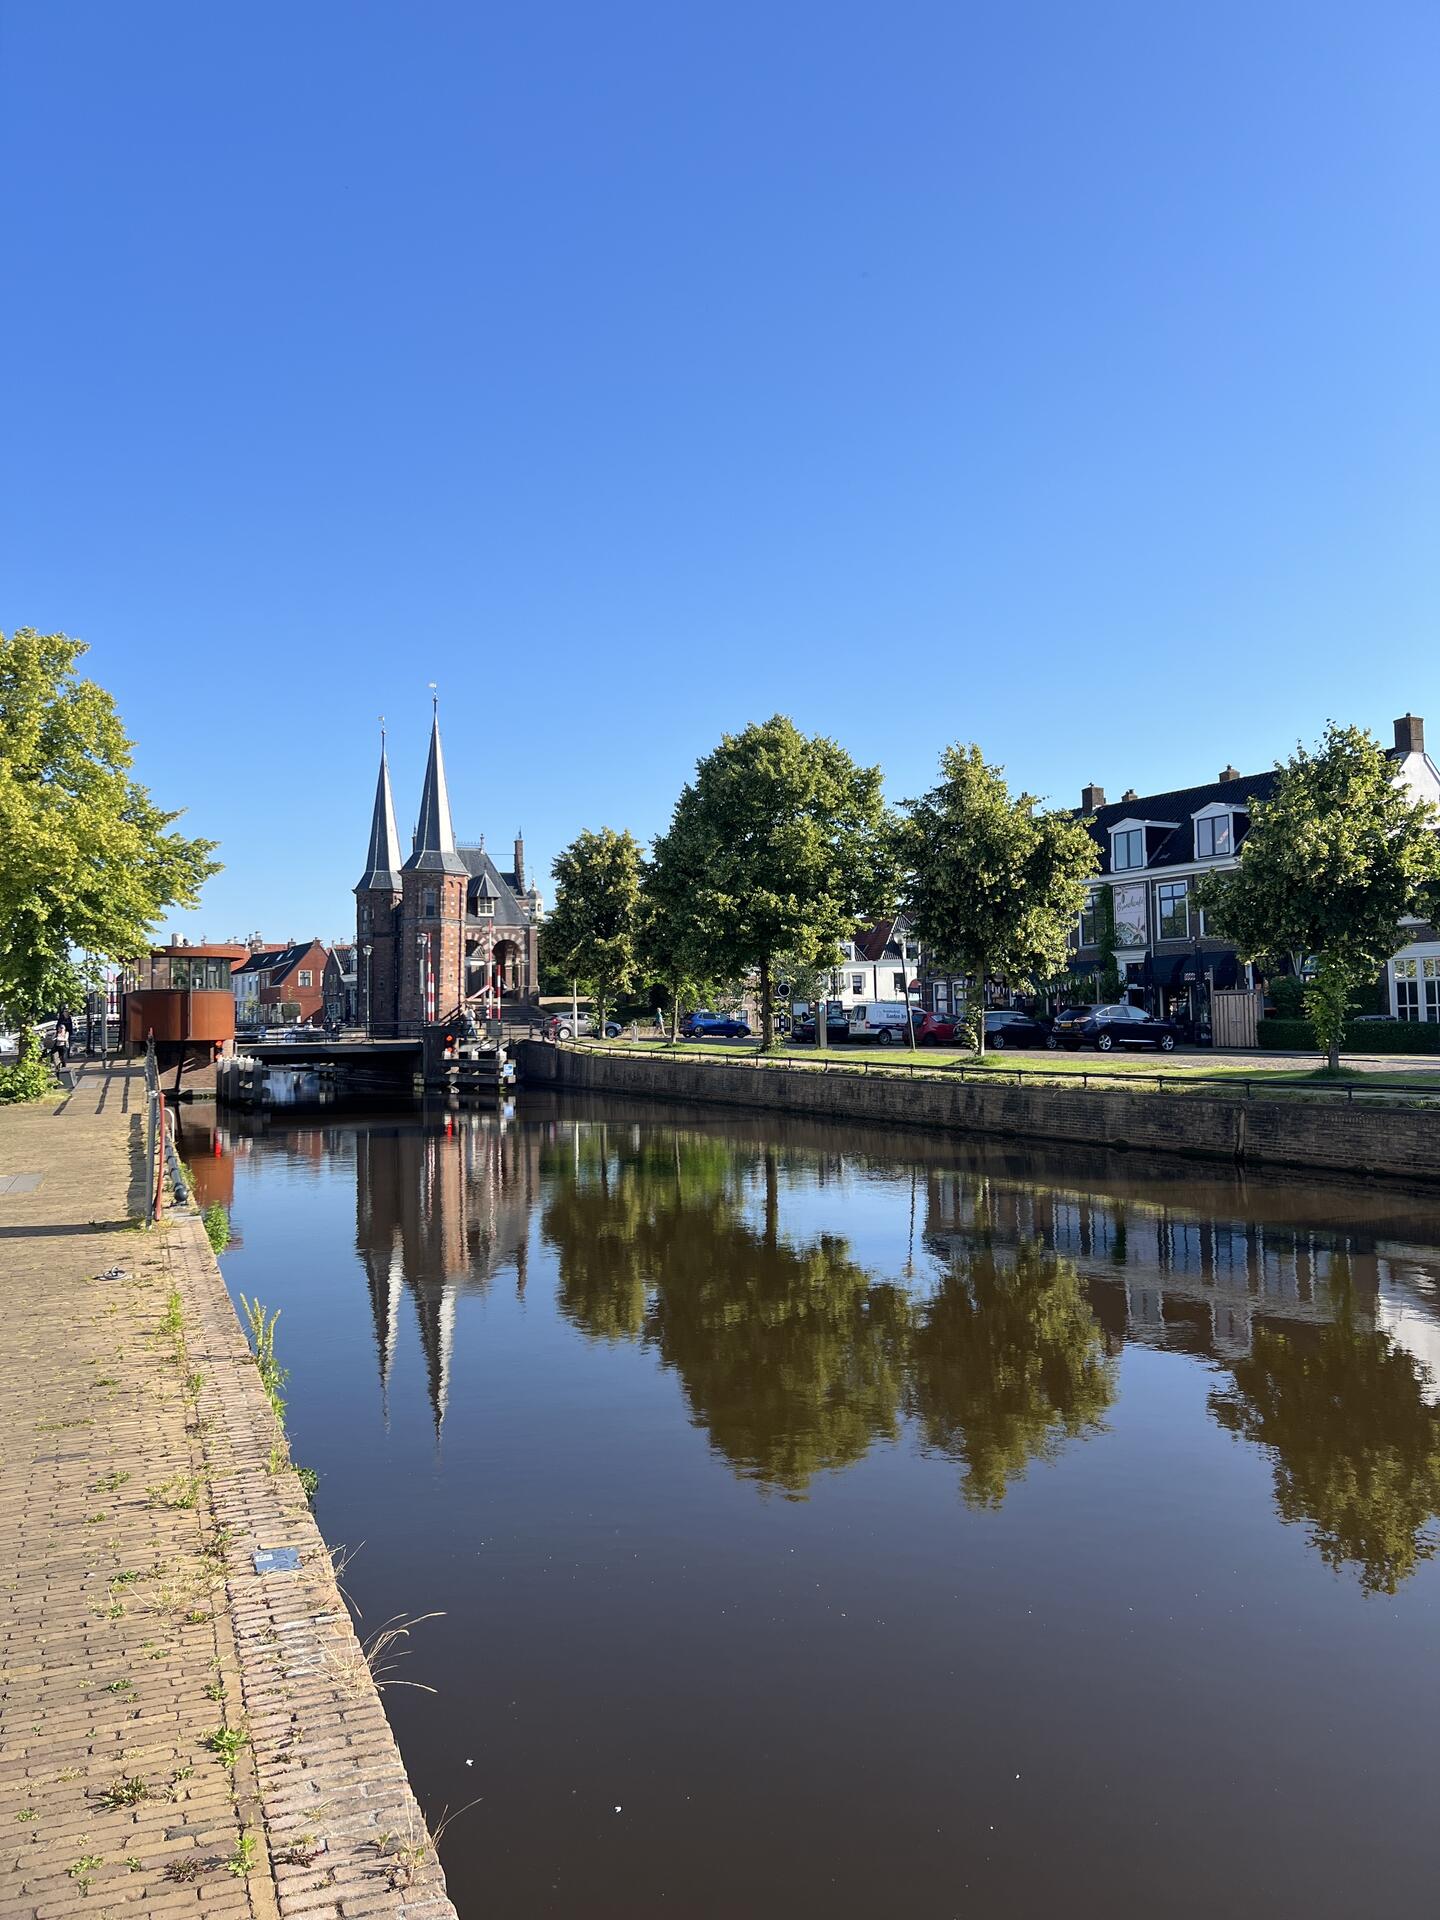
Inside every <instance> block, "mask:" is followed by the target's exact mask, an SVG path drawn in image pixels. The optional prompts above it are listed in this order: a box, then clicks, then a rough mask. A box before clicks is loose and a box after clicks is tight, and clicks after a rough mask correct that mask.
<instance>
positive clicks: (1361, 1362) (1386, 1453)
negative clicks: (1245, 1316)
mask: <svg viewBox="0 0 1440 1920" xmlns="http://www.w3.org/2000/svg"><path fill="white" fill-rule="evenodd" d="M1337 1308H1338V1311H1337V1317H1336V1319H1335V1321H1334V1323H1333V1324H1332V1325H1330V1326H1327V1327H1322V1328H1319V1329H1316V1328H1313V1327H1296V1328H1295V1329H1294V1330H1293V1331H1287V1332H1284V1333H1281V1332H1277V1331H1274V1330H1272V1329H1270V1328H1265V1327H1260V1328H1257V1329H1256V1332H1255V1336H1254V1340H1253V1342H1252V1345H1251V1349H1250V1352H1249V1354H1248V1355H1247V1356H1246V1357H1245V1358H1244V1359H1243V1360H1240V1361H1238V1362H1237V1363H1236V1366H1235V1383H1234V1386H1233V1387H1231V1388H1227V1389H1226V1390H1224V1391H1220V1392H1216V1393H1212V1394H1211V1396H1210V1411H1211V1414H1212V1415H1213V1416H1214V1418H1215V1419H1216V1420H1217V1421H1218V1422H1219V1424H1220V1425H1221V1426H1222V1427H1224V1428H1226V1429H1227V1430H1228V1431H1229V1432H1231V1433H1233V1434H1236V1435H1238V1436H1239V1437H1240V1438H1241V1439H1244V1440H1248V1441H1251V1442H1252V1443H1253V1444H1254V1445H1256V1446H1259V1447H1264V1448H1265V1449H1266V1450H1267V1451H1268V1452H1269V1453H1270V1455H1271V1457H1272V1459H1273V1461H1274V1464H1275V1506H1276V1509H1277V1511H1278V1512H1279V1515H1280V1517H1281V1519H1282V1520H1286V1521H1289V1522H1291V1523H1292V1524H1298V1525H1305V1526H1308V1528H1309V1531H1310V1541H1311V1544H1312V1545H1313V1546H1314V1547H1315V1549H1316V1550H1317V1551H1318V1553H1319V1554H1320V1556H1321V1558H1322V1559H1323V1560H1324V1561H1325V1563H1326V1564H1327V1565H1328V1566H1331V1567H1334V1568H1335V1569H1336V1570H1337V1571H1338V1570H1339V1569H1340V1568H1342V1567H1347V1566H1348V1567H1353V1568H1354V1569H1355V1570H1356V1573H1357V1575H1358V1578H1359V1581H1360V1584H1361V1586H1362V1587H1363V1588H1364V1589H1365V1590H1366V1592H1367V1593H1394V1592H1395V1591H1396V1589H1397V1588H1398V1586H1399V1585H1400V1582H1401V1581H1402V1580H1405V1579H1408V1578H1409V1576H1410V1575H1411V1574H1412V1573H1414V1571H1415V1569H1416V1567H1417V1566H1419V1564H1420V1563H1421V1561H1423V1560H1429V1559H1432V1558H1433V1557H1434V1554H1435V1550H1436V1528H1435V1521H1436V1516H1437V1515H1440V1413H1437V1412H1436V1409H1435V1408H1434V1407H1433V1406H1432V1405H1431V1404H1430V1402H1429V1399H1428V1394H1429V1392H1430V1390H1431V1384H1432V1383H1431V1381H1430V1379H1429V1377H1428V1374H1427V1373H1426V1370H1425V1368H1424V1367H1422V1366H1421V1364H1420V1363H1419V1362H1418V1361H1417V1360H1416V1359H1415V1358H1414V1356H1413V1355H1412V1354H1409V1353H1407V1352H1406V1351H1405V1349H1404V1348H1403V1347H1397V1346H1396V1345H1395V1343H1394V1341H1393V1340H1391V1338H1390V1336H1389V1335H1388V1334H1386V1333H1383V1332H1381V1331H1380V1330H1379V1329H1377V1328H1375V1327H1372V1326H1367V1325H1365V1324H1364V1320H1363V1318H1362V1316H1361V1315H1360V1314H1359V1313H1358V1312H1357V1310H1356V1307H1355V1304H1354V1301H1353V1299H1352V1297H1351V1294H1350V1289H1349V1287H1348V1285H1343V1284H1342V1286H1341V1287H1340V1288H1339V1289H1338V1290H1337Z"/></svg>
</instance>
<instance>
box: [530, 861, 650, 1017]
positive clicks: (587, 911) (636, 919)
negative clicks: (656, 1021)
mask: <svg viewBox="0 0 1440 1920" xmlns="http://www.w3.org/2000/svg"><path fill="white" fill-rule="evenodd" d="M640 868H641V853H640V847H639V843H638V842H637V841H636V839H635V838H634V836H633V835H632V834H629V833H616V832H614V831H613V829H612V828H610V827H602V828H601V829H600V831H599V832H598V833H589V832H586V833H579V834H577V835H576V836H575V838H574V839H573V840H572V841H571V842H570V844H569V846H568V847H566V849H565V851H564V852H563V853H562V854H561V855H560V857H559V858H558V859H557V860H556V862H555V904H554V906H553V907H552V908H551V910H550V912H549V914H548V915H547V916H546V918H545V922H544V925H543V926H542V927H541V930H540V939H541V944H542V948H543V951H544V955H545V961H546V964H547V965H548V966H551V967H553V968H554V969H555V970H556V971H557V972H558V973H560V974H561V975H563V977H564V978H565V979H566V980H567V981H569V980H574V981H576V982H577V983H578V984H579V986H580V987H581V988H582V989H583V990H584V991H585V992H586V993H587V994H589V995H591V996H592V997H593V999H594V1001H595V1011H596V1014H597V1016H598V1025H599V1029H600V1031H601V1032H602V1033H603V1032H604V1031H605V1010H606V1008H607V1007H609V1006H610V1005H611V1004H612V1003H613V1001H614V999H615V996H616V995H617V994H619V993H623V992H624V991H625V990H626V988H627V987H630V986H633V985H634V982H635V976H636V971H637V960H638V956H637V952H636V943H637V940H638V937H639V933H640Z"/></svg>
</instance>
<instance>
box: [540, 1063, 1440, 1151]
mask: <svg viewBox="0 0 1440 1920" xmlns="http://www.w3.org/2000/svg"><path fill="white" fill-rule="evenodd" d="M517 1057H518V1061H519V1068H520V1077H521V1079H522V1081H524V1082H525V1083H527V1084H528V1085H531V1086H551V1087H573V1088H578V1089H583V1090H584V1091H585V1092H587V1093H606V1094H608V1093H618V1094H638V1095H642V1096H644V1097H645V1098H646V1099H651V1100H680V1101H685V1102H687V1103H697V1102H698V1103H701V1104H704V1105H709V1106H729V1107H737V1108H744V1109H748V1110H752V1111H754V1110H759V1111H762V1112H771V1113H795V1114H809V1115H815V1116H818V1117H821V1118H833V1119H837V1120H863V1121H866V1122H868V1123H870V1124H872V1125H873V1124H880V1125H885V1126H901V1127H921V1128H925V1129H927V1130H930V1131H948V1132H955V1133H976V1134H991V1135H999V1136H1002V1137H1008V1138H1017V1139H1030V1140H1049V1141H1062V1142H1074V1143H1076V1144H1083V1145H1085V1146H1089V1147H1095V1146H1104V1147H1143V1148H1145V1149H1146V1150H1147V1151H1151V1152H1156V1151H1158V1152H1167V1153H1180V1154H1189V1155H1201V1156H1203V1157H1205V1158H1207V1159H1215V1160H1232V1161H1239V1162H1244V1163H1255V1164H1258V1165H1267V1166H1289V1167H1309V1168H1314V1169H1319V1170H1324V1171H1327V1172H1336V1171H1344V1172H1347V1173H1371V1174H1385V1175H1397V1176H1400V1177H1402V1178H1405V1179H1408V1180H1417V1179H1418V1180H1427V1181H1435V1182H1437V1183H1440V1109H1437V1108H1434V1107H1403V1106H1388V1105H1382V1104H1380V1103H1378V1102H1366V1103H1364V1104H1361V1103H1359V1102H1356V1103H1355V1104H1353V1105H1352V1104H1350V1103H1348V1102H1347V1101H1345V1100H1342V1099H1338V1098H1333V1097H1325V1096H1323V1095H1322V1096H1319V1097H1316V1098H1313V1099H1307V1098H1305V1097H1304V1096H1302V1095H1300V1094H1282V1095H1269V1096H1266V1095H1264V1094H1261V1095H1258V1096H1257V1097H1255V1098H1246V1097H1245V1096H1244V1094H1243V1093H1242V1092H1240V1091H1239V1090H1238V1089H1237V1091H1236V1092H1235V1093H1234V1094H1229V1095H1216V1094H1215V1093H1213V1092H1207V1093H1203V1094H1201V1093H1191V1092H1179V1091H1177V1092H1173V1093H1139V1092H1132V1091H1130V1090H1129V1089H1128V1088H1125V1087H1123V1086H1119V1085H1115V1086H1108V1087H1103V1088H1101V1087H1089V1088H1084V1087H1080V1086H1078V1085H1077V1086H1075V1087H1073V1088H1072V1087H1068V1086H1056V1085H1054V1084H1047V1085H1037V1086H1024V1085H1021V1086H1015V1085H1013V1084H1010V1085H1005V1084H1001V1083H1000V1082H998V1081H997V1082H995V1083H993V1084H991V1083H986V1082H981V1081H977V1080H972V1079H961V1078H959V1077H958V1076H957V1077H956V1078H955V1079H954V1080H942V1079H939V1078H935V1079H931V1078H928V1077H924V1078H922V1077H920V1076H916V1077H915V1078H913V1079H912V1078H911V1077H909V1076H908V1075H906V1074H904V1073H894V1074H891V1073H885V1072H879V1073H861V1072H857V1071H853V1070H852V1071H850V1072H846V1071H845V1070H844V1068H843V1067H838V1066H832V1067H830V1068H828V1069H827V1070H826V1071H825V1072H823V1073H821V1072H818V1071H816V1070H815V1069H813V1068H802V1069H800V1070H794V1069H787V1068H786V1067H785V1066H784V1065H783V1064H779V1063H777V1064H773V1065H771V1064H766V1065H761V1066H752V1065H750V1064H748V1059H749V1056H745V1059H746V1062H747V1063H746V1064H743V1065H742V1064H741V1062H740V1059H739V1058H736V1057H733V1056H732V1057H726V1056H723V1055H718V1054H717V1056H716V1059H715V1060H714V1062H713V1063H712V1062H709V1061H695V1060H688V1061H687V1060H676V1059H671V1058H667V1057H666V1056H665V1055H664V1054H661V1053H658V1052H657V1053H656V1055H655V1056H654V1057H653V1058H650V1057H647V1056H645V1055H643V1054H635V1053H622V1052H615V1053H605V1052H602V1051H600V1049H598V1048H587V1047H583V1046H580V1047H570V1046H565V1045H563V1044H562V1045H559V1046H556V1045H551V1044H548V1043H546V1042H543V1041H526V1042H522V1043H521V1045H520V1047H519V1048H518V1050H517Z"/></svg>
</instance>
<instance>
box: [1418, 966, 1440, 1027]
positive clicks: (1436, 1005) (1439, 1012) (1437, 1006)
mask: <svg viewBox="0 0 1440 1920" xmlns="http://www.w3.org/2000/svg"><path fill="white" fill-rule="evenodd" d="M1420 985H1421V989H1422V992H1423V996H1424V997H1423V998H1422V1000H1421V1003H1420V1011H1421V1013H1422V1014H1423V1016H1424V1017H1425V1019H1427V1020H1440V960H1422V961H1421V963H1420Z"/></svg>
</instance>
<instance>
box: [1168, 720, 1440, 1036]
mask: <svg viewBox="0 0 1440 1920" xmlns="http://www.w3.org/2000/svg"><path fill="white" fill-rule="evenodd" d="M1436 825H1437V820H1436V814H1435V809H1434V808H1433V807H1432V806H1430V804H1429V803H1428V802H1427V801H1423V800H1414V799H1412V798H1411V797H1410V795H1409V793H1408V792H1406V790H1405V789H1404V788H1403V787H1401V786H1400V785H1399V783H1398V782H1397V781H1396V778H1395V769H1394V767H1393V766H1392V765H1391V763H1390V760H1389V758H1388V756H1387V755H1386V753H1385V751H1384V749H1383V748H1382V747H1381V746H1380V745H1379V744H1378V742H1377V741H1376V740H1375V739H1374V738H1373V736H1372V735H1371V734H1369V733H1367V732H1366V731H1365V729H1364V728H1363V727H1337V726H1336V725H1335V723H1334V722H1333V721H1332V722H1331V723H1330V725H1329V726H1328V727H1327V728H1326V729H1325V735H1324V738H1323V739H1322V741H1321V743H1320V746H1319V749H1318V750H1317V751H1316V752H1315V753H1308V752H1307V751H1306V750H1305V748H1304V747H1297V748H1296V750H1295V752H1294V753H1293V754H1292V755H1291V757H1290V759H1289V760H1288V761H1286V762H1285V764H1284V765H1283V766H1282V767H1281V768H1280V770H1279V777H1278V779H1277V780H1276V783H1275V791H1274V793H1273V794H1272V795H1271V797H1270V799H1269V800H1264V801H1255V802H1253V803H1252V805H1251V811H1250V830H1249V832H1248V833H1247V834H1246V836H1245V839H1244V842H1243V844H1242V846H1241V849H1240V862H1239V865H1238V866H1237V867H1236V868H1234V869H1233V870H1232V871H1231V872H1229V873H1214V874H1207V875H1206V876H1205V878H1204V879H1203V880H1202V881H1201V882H1200V884H1199V886H1198V887H1197V889H1196V897H1197V898H1198V900H1199V902H1200V905H1201V906H1202V907H1203V908H1204V910H1205V914H1206V918H1207V924H1208V925H1209V926H1210V928H1211V929H1212V930H1213V931H1214V932H1216V933H1218V934H1220V935H1221V936H1222V937H1223V938H1225V939H1227V940H1233V941H1234V942H1235V944H1236V946H1237V948H1238V949H1239V950H1240V952H1241V954H1242V955H1243V956H1244V957H1245V958H1246V959H1247V960H1263V959H1264V958H1265V957H1266V956H1267V955H1270V954H1280V953H1288V954H1289V955H1290V957H1291V962H1292V965H1293V967H1294V970H1295V972H1296V973H1297V974H1298V973H1299V972H1300V969H1301V965H1302V963H1303V961H1304V960H1305V958H1306V957H1307V956H1309V957H1310V958H1311V959H1312V960H1313V962H1314V966H1315V975H1316V977H1315V983H1314V986H1313V987H1312V988H1311V990H1310V992H1309V993H1308V994H1307V995H1306V1010H1307V1012H1308V1013H1309V1015H1310V1018H1311V1020H1312V1021H1313V1022H1314V1025H1315V1031H1316V1035H1317V1037H1318V1038H1319V1040H1320V1043H1321V1045H1322V1046H1323V1047H1324V1048H1325V1051H1326V1053H1327V1055H1328V1057H1329V1063H1330V1065H1331V1067H1332V1068H1334V1067H1338V1066H1339V1064H1340V1045H1341V1041H1342V1039H1343V1038H1344V1032H1345V1018H1346V1011H1347V1008H1348V1005H1349V1001H1350V998H1351V996H1352V994H1354V993H1355V992H1356V991H1357V990H1359V989H1361V988H1363V987H1364V986H1366V985H1367V984H1368V983H1369V982H1370V981H1372V980H1373V979H1374V978H1375V976H1376V975H1377V974H1378V973H1380V971H1381V970H1382V969H1383V967H1384V966H1385V963H1386V961H1387V960H1389V959H1390V957H1391V956H1392V954H1394V953H1396V952H1397V951H1398V950H1399V948H1400V947H1402V946H1403V945H1404V943H1405V935H1404V932H1403V931H1402V928H1401V922H1402V920H1404V919H1405V918H1406V917H1407V916H1408V915H1412V914H1413V915H1416V916H1417V917H1421V918H1423V917H1424V915H1425V914H1426V913H1427V911H1429V910H1430V906H1431V898H1432V895H1433V892H1434V889H1435V888H1436V885H1437V883H1440V836H1437V834H1436V832H1435V828H1436Z"/></svg>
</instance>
